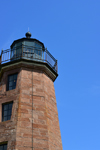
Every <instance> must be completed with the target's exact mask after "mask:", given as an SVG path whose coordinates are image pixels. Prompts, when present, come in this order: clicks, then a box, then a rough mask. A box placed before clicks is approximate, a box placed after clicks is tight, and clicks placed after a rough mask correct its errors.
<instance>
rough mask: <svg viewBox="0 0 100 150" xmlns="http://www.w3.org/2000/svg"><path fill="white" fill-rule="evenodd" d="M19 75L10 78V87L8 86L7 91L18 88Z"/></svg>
mask: <svg viewBox="0 0 100 150" xmlns="http://www.w3.org/2000/svg"><path fill="white" fill-rule="evenodd" d="M17 75H18V74H17V73H16V74H13V75H9V76H8V86H7V91H9V90H13V89H15V88H16V82H17Z"/></svg>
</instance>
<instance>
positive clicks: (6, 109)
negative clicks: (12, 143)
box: [0, 102, 13, 150]
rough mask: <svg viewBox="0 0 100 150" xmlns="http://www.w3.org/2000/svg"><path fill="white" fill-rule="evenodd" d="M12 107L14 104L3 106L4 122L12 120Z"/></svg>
mask: <svg viewBox="0 0 100 150" xmlns="http://www.w3.org/2000/svg"><path fill="white" fill-rule="evenodd" d="M12 105H13V102H10V103H5V104H2V121H7V120H10V119H11V114H12ZM0 150H1V149H0Z"/></svg>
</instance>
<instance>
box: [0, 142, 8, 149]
mask: <svg viewBox="0 0 100 150" xmlns="http://www.w3.org/2000/svg"><path fill="white" fill-rule="evenodd" d="M7 144H8V142H2V143H0V146H3V150H5V149H4V146H7ZM6 150H7V149H6Z"/></svg>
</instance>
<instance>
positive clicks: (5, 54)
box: [0, 45, 58, 73]
mask: <svg viewBox="0 0 100 150" xmlns="http://www.w3.org/2000/svg"><path fill="white" fill-rule="evenodd" d="M0 58H1V64H4V63H7V62H10V61H14V60H18V59H27V60H33V61H40V62H44V63H47V64H48V65H49V66H50V67H51V68H52V69H53V70H54V71H55V72H56V73H57V72H58V67H57V60H56V59H55V58H54V57H53V56H52V55H51V54H50V52H49V51H48V50H47V49H39V48H37V47H29V46H27V45H21V46H19V47H16V48H13V49H7V50H2V52H1V56H0Z"/></svg>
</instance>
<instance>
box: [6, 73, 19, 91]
mask: <svg viewBox="0 0 100 150" xmlns="http://www.w3.org/2000/svg"><path fill="white" fill-rule="evenodd" d="M14 75H17V78H18V72H16V73H13V74H9V75H8V77H7V87H6V91H11V90H14V89H16V85H17V78H16V79H15V80H16V85H15V88H12V89H9V82H10V81H9V77H10V76H13V78H14ZM12 81H14V79H13V80H12ZM13 86H14V85H13ZM13 86H11V87H13Z"/></svg>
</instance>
